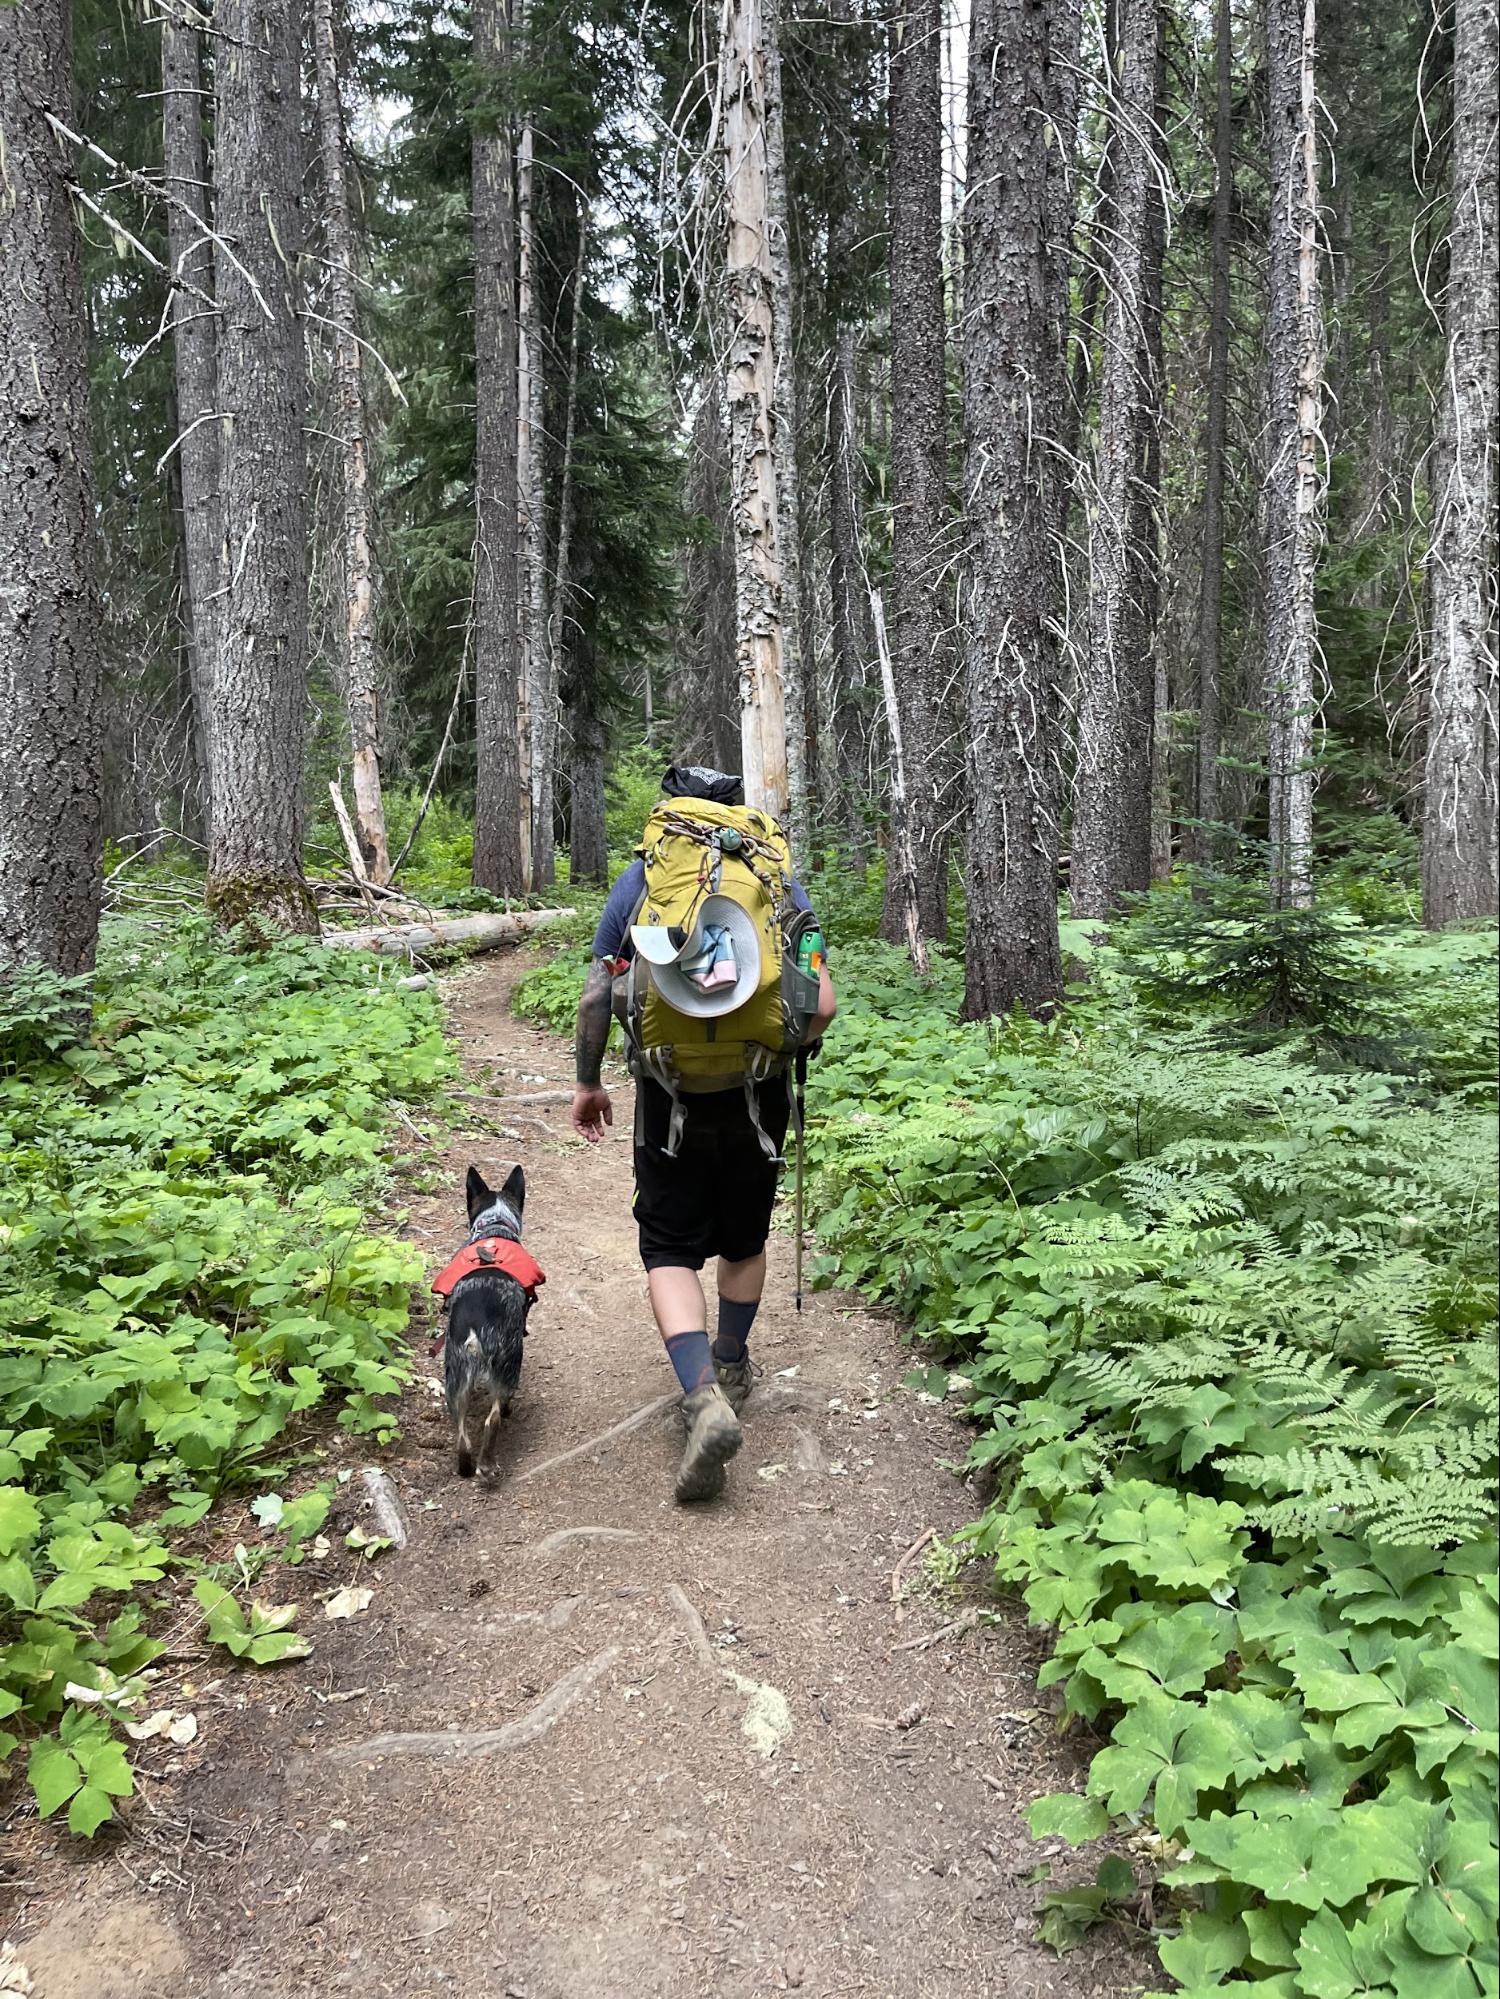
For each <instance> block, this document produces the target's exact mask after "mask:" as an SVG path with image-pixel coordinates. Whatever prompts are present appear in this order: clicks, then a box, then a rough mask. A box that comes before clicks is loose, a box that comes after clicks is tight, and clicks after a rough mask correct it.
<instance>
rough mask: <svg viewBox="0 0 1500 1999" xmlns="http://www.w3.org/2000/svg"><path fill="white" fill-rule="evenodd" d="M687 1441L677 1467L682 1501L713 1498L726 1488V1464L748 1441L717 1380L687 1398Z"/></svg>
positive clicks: (685, 1419)
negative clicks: (680, 1461)
mask: <svg viewBox="0 0 1500 1999" xmlns="http://www.w3.org/2000/svg"><path fill="white" fill-rule="evenodd" d="M682 1415H683V1421H684V1422H685V1423H686V1425H687V1444H686V1445H685V1447H684V1449H683V1453H682V1463H681V1464H680V1465H679V1466H678V1468H677V1497H678V1498H679V1499H680V1500H684V1501H690V1500H695V1499H712V1498H713V1496H714V1495H715V1493H717V1492H719V1491H721V1490H722V1488H723V1484H724V1467H725V1465H726V1464H727V1463H728V1462H729V1460H730V1459H731V1458H732V1457H733V1456H734V1454H735V1452H736V1451H737V1450H738V1449H739V1447H740V1445H741V1444H742V1443H743V1442H744V1441H745V1440H744V1437H743V1435H742V1433H741V1431H740V1425H739V1418H738V1417H737V1416H736V1415H735V1413H734V1411H733V1409H731V1408H730V1406H729V1400H728V1398H727V1396H726V1395H725V1393H724V1391H723V1389H722V1388H720V1386H719V1384H718V1383H717V1382H716V1381H713V1382H708V1383H707V1384H706V1385H705V1386H704V1387H702V1388H695V1389H694V1390H693V1392H692V1394H691V1395H686V1396H684V1397H683V1402H682Z"/></svg>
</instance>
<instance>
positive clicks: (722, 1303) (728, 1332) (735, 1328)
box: [714, 1298, 760, 1360]
mask: <svg viewBox="0 0 1500 1999" xmlns="http://www.w3.org/2000/svg"><path fill="white" fill-rule="evenodd" d="M759 1310H760V1300H759V1299H758V1298H752V1299H750V1300H749V1302H748V1303H741V1301H740V1300H739V1299H738V1298H721V1299H720V1300H719V1331H718V1335H717V1337H716V1338H715V1340H714V1358H715V1359H716V1360H743V1359H744V1358H745V1349H746V1347H747V1346H748V1345H749V1342H750V1328H751V1327H752V1326H753V1325H754V1324H755V1315H756V1313H757V1312H758V1311H759Z"/></svg>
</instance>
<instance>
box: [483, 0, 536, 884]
mask: <svg viewBox="0 0 1500 1999" xmlns="http://www.w3.org/2000/svg"><path fill="white" fill-rule="evenodd" d="M471 18H472V22H473V40H474V63H475V67H476V69H477V70H478V72H479V76H480V79H481V83H482V85H483V86H484V87H486V88H487V89H488V91H489V94H490V99H491V101H490V102H489V103H488V104H486V105H483V106H482V107H481V108H480V110H479V112H478V114H477V116H476V122H475V129H474V136H473V150H472V173H473V192H472V204H473V216H474V398H475V403H476V405H477V413H476V432H475V443H474V506H475V517H476V518H475V526H476V543H477V546H476V551H475V576H474V706H475V722H476V736H477V751H478V772H477V779H476V784H475V797H474V883H475V886H476V887H477V888H485V889H489V890H490V891H491V892H492V893H493V894H496V895H524V894H525V892H526V887H527V882H526V869H525V857H524V855H523V854H522V851H521V802H522V791H521V786H522V778H521V747H520V741H519V730H518V710H519V706H520V695H521V680H522V660H521V630H520V574H519V556H520V550H519V528H520V519H519V508H520V497H519V488H518V481H517V467H516V436H517V432H516V401H517V397H516V389H517V383H516V275H515V253H516V240H515V204H514V185H513V178H514V177H513V171H512V167H513V163H512V158H511V133H510V121H509V116H508V112H507V111H506V109H505V107H504V103H503V98H504V93H505V91H506V90H507V88H508V83H509V63H510V20H509V9H508V6H507V0H475V4H474V6H473V8H472V13H471Z"/></svg>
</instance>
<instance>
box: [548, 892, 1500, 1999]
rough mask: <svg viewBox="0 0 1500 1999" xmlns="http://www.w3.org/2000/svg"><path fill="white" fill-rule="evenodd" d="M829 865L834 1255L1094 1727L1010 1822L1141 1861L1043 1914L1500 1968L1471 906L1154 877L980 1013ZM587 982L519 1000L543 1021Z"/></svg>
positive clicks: (1271, 1951)
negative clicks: (953, 1417)
mask: <svg viewBox="0 0 1500 1999" xmlns="http://www.w3.org/2000/svg"><path fill="white" fill-rule="evenodd" d="M810 885H811V886H812V887H813V892H814V896H815V899H816V900H817V902H818V905H819V909H820V913H821V914H822V916H823V921H824V924H825V928H826V930H827V932H828V935H829V939H830V947H831V951H832V956H833V966H834V971H835V975H836V978H837V981H838V986H839V992H840V1005H841V1017H840V1022H839V1027H838V1031H837V1032H836V1034H835V1035H834V1036H833V1037H832V1038H831V1040H830V1043H829V1046H828V1049H827V1050H826V1052H825V1053H824V1054H823V1055H822V1056H821V1058H820V1059H819V1061H818V1063H817V1064H816V1066H815V1069H814V1073H813V1081H812V1085H811V1088H810V1102H811V1105H812V1116H813V1127H812V1149H813V1157H814V1162H815V1176H814V1182H813V1200H812V1212H813V1213H814V1215H815V1217H816V1226H817V1229H818V1232H819V1237H820V1243H821V1248H822V1252H823V1253H822V1255H821V1257H820V1259H819V1261H818V1262H817V1264H816V1265H815V1269H816V1271H817V1272H818V1274H819V1276H820V1278H821V1279H822V1280H823V1281H826V1282H832V1281H834V1280H835V1279H837V1280H838V1281H841V1282H846V1283H851V1284H858V1285H861V1286H862V1287H864V1288H865V1289H866V1290H867V1291H869V1292H871V1293H872V1294H874V1295H877V1296H880V1297H883V1298H885V1299H887V1300H888V1301H890V1302H891V1303H892V1304H893V1305H894V1306H895V1307H896V1308H897V1309H898V1310H899V1311H900V1312H901V1313H902V1315H903V1316H904V1317H905V1318H906V1320H907V1321H908V1323H909V1324H910V1326H911V1328H912V1332H913V1335H914V1336H915V1337H917V1338H920V1339H921V1340H922V1341H924V1342H925V1343H927V1344H928V1345H929V1348H930V1349H935V1350H936V1351H937V1353H939V1354H940V1355H941V1357H942V1365H941V1367H940V1368H938V1369H937V1370H936V1372H938V1373H939V1374H941V1375H942V1376H943V1377H944V1378H945V1379H946V1377H947V1376H948V1374H949V1371H950V1369H952V1370H956V1371H957V1372H958V1373H959V1374H961V1375H962V1376H963V1377H965V1378H966V1381H967V1392H968V1394H969V1397H970V1398H971V1399H970V1402H969V1413H970V1415H971V1417H972V1420H973V1424H974V1430H975V1436H974V1443H973V1449H972V1453H971V1462H972V1464H973V1465H974V1466H975V1467H978V1468H983V1469H984V1470H985V1472H986V1474H987V1476H988V1477H990V1478H991V1479H992V1480H993V1482H994V1488H993V1489H994V1497H993V1499H992V1501H991V1503H990V1504H989V1505H988V1507H987V1508H986V1510H985V1513H984V1515H983V1517H982V1518H981V1519H980V1520H978V1521H976V1522H975V1523H974V1525H973V1526H972V1527H971V1528H970V1529H969V1530H968V1533H967V1535H966V1537H965V1540H966V1544H967V1546H968V1548H969V1549H970V1550H971V1551H972V1553H973V1554H974V1555H975V1556H976V1557H981V1558H983V1559H985V1560H987V1561H988V1562H990V1563H992V1564H993V1568H994V1573H995V1577H996V1580H997V1583H998V1585H999V1586H1000V1587H1001V1588H1002V1589H1003V1590H1004V1591H1005V1592H1006V1593H1011V1594H1014V1595H1016V1596H1018V1597H1019V1598H1020V1599H1021V1600H1022V1601H1023V1602H1024V1604H1025V1606H1026V1608H1027V1611H1028V1614H1029V1616H1030V1617H1031V1619H1032V1620H1033V1621H1034V1622H1035V1623H1037V1624H1038V1625H1040V1626H1041V1627H1043V1628H1044V1629H1045V1630H1046V1631H1047V1632H1048V1633H1049V1634H1050V1635H1051V1637H1052V1640H1053V1648H1052V1654H1051V1657H1050V1659H1049V1661H1048V1663H1047V1665H1046V1666H1045V1668H1044V1669H1043V1672H1042V1674H1041V1682H1042V1684H1043V1685H1044V1686H1056V1687H1058V1688H1059V1689H1060V1698H1061V1704H1062V1717H1063V1723H1064V1725H1065V1726H1066V1727H1068V1728H1070V1729H1072V1730H1074V1731H1076V1732H1078V1733H1079V1736H1080V1739H1081V1740H1087V1739H1089V1738H1090V1737H1092V1738H1093V1739H1094V1740H1095V1741H1096V1742H1097V1743H1098V1744H1099V1745H1100V1746H1099V1747H1098V1749H1097V1753H1095V1754H1094V1755H1093V1757H1092V1762H1091V1765H1090V1768H1089V1773H1088V1778H1087V1782H1086V1785H1085V1788H1084V1790H1083V1791H1082V1792H1080V1793H1078V1794H1072V1793H1063V1794H1059V1795H1057V1796H1054V1797H1051V1798H1046V1799H1040V1800H1038V1801H1037V1802H1036V1804H1035V1805H1034V1806H1033V1808H1032V1815H1031V1823H1032V1826H1033V1830H1034V1831H1035V1832H1036V1834H1037V1835H1038V1837H1053V1838H1062V1839H1065V1840H1067V1841H1068V1842H1070V1843H1072V1844H1075V1845H1079V1844H1085V1843H1087V1842H1091V1841H1093V1840H1096V1839H1100V1838H1102V1837H1104V1836H1105V1835H1106V1834H1107V1833H1111V1832H1112V1833H1113V1834H1114V1835H1116V1838H1115V1841H1114V1844H1115V1845H1116V1846H1118V1844H1119V1837H1120V1836H1121V1835H1123V1836H1124V1837H1125V1838H1126V1841H1127V1843H1128V1845H1129V1847H1130V1850H1131V1852H1132V1855H1133V1857H1132V1858H1131V1859H1127V1858H1125V1856H1124V1855H1123V1854H1122V1853H1120V1852H1119V1851H1110V1852H1109V1853H1107V1854H1106V1855H1105V1857H1104V1858H1103V1859H1102V1860H1101V1861H1100V1862H1099V1863H1098V1865H1097V1868H1096V1870H1095V1872H1094V1874H1093V1878H1092V1879H1090V1880H1087V1881H1084V1882H1081V1883H1074V1884H1071V1885H1069V1886H1067V1887H1064V1888H1062V1889H1060V1890H1057V1891H1055V1892H1054V1893H1053V1894H1052V1895H1051V1897H1050V1898H1049V1905H1048V1907H1047V1909H1046V1910H1045V1912H1044V1916H1043V1934H1044V1935H1045V1936H1046V1937H1047V1938H1048V1940H1049V1941H1051V1942H1052V1943H1054V1944H1056V1945H1057V1946H1058V1947H1065V1946H1066V1945H1067V1944H1069V1943H1070V1942H1072V1941H1075V1940H1076V1939H1077V1938H1078V1937H1079V1936H1080V1935H1081V1934H1082V1933H1083V1932H1084V1931H1085V1930H1086V1929H1087V1928H1088V1926H1089V1925H1090V1924H1092V1923H1094V1922H1096V1921H1098V1920H1099V1919H1100V1918H1101V1917H1102V1916H1105V1915H1107V1914H1109V1913H1110V1912H1111V1911H1112V1910H1123V1909H1125V1908H1126V1907H1129V1908H1130V1909H1132V1910H1139V1909H1140V1908H1141V1907H1142V1906H1143V1903H1142V1894H1143V1891H1144V1890H1147V1889H1148V1888H1149V1890H1150V1893H1149V1895H1148V1897H1147V1902H1146V1904H1144V1906H1149V1907H1150V1908H1152V1910H1153V1911H1154V1923H1155V1928H1156V1933H1157V1943H1158V1947H1159V1951H1160V1956H1161V1962H1162V1965H1163V1968H1164V1969H1165V1970H1166V1971H1167V1972H1168V1973H1169V1974H1170V1975H1171V1976H1172V1977H1173V1978H1174V1979H1176V1980H1177V1981H1178V1982H1179V1983H1180V1984H1181V1985H1182V1986H1183V1987H1185V1988H1186V1989H1187V1990H1188V1991H1190V1992H1192V1993H1195V1994H1199V1993H1208V1992H1211V1991H1216V1990H1218V1989H1219V1988H1220V1987H1223V1986H1225V1985H1229V1986H1234V1985H1239V1984H1243V1983H1246V1982H1253V1983H1256V1984H1261V1985H1265V1986H1268V1987H1270V1988H1271V1990H1272V1992H1273V1993H1274V1994H1276V1995H1278V1999H1281V1996H1282V1995H1284V1999H1292V1995H1302V1994H1305V1995H1308V1999H1354V1995H1356V1994H1366V1993H1369V1994H1378V1995H1381V1999H1390V1995H1394V1999H1405V1995H1406V1994H1412V1995H1414V1999H1415V1995H1417V1994H1418V1993H1419V1992H1420V1995H1421V1999H1429V1995H1431V1994H1434V1993H1435V1994H1439V1995H1441V1999H1471V1995H1473V1994H1480V1993H1492V1992H1494V1991H1495V1990H1496V1949H1495V1930H1496V1914H1497V1907H1496V1886H1495V1882H1496V1858H1497V1856H1496V1849H1495V1834H1494V1828H1495V1806H1496V1754H1497V1748H1500V1735H1497V1729H1500V1717H1497V1653H1500V1647H1497V1642H1496V1633H1497V1621H1500V1619H1497V1586H1496V1544H1495V1538H1494V1532H1493V1521H1494V1509H1495V1492H1496V1385H1495V1382H1496V1344H1495V1338H1496V1336H1495V1309H1496V1282H1495V1258H1496V1236H1497V1215H1496V1177H1495V1173H1496V1152H1495V1117H1494V1111H1495V1102H1496V1064H1495V1016H1494V990H1495V937H1494V933H1493V931H1487V932H1473V933H1458V934H1455V935H1452V936H1448V937H1443V938H1440V939H1434V938H1432V937H1429V936H1427V935H1425V934H1424V933H1423V932H1421V931H1419V930H1417V929H1416V928H1415V927H1413V926H1410V925H1407V926H1404V927H1403V926H1400V925H1398V924H1396V923H1395V922H1394V921H1393V914H1392V907H1391V903H1390V901H1389V899H1387V900H1385V901H1382V902H1381V903H1380V904H1379V905H1378V908H1377V910H1376V912H1375V917H1376V918H1378V920H1373V919H1366V918H1365V917H1364V916H1363V915H1362V912H1361V911H1359V910H1356V909H1351V907H1350V905H1349V904H1348V903H1347V902H1343V903H1339V902H1335V904H1334V907H1333V908H1332V909H1331V910H1330V911H1328V912H1326V913H1325V914H1323V915H1322V916H1321V917H1320V918H1319V919H1316V920H1312V919H1310V920H1308V921H1301V920H1300V919H1299V920H1298V921H1297V922H1296V923H1293V924H1290V925H1288V924H1286V923H1282V924H1280V925H1279V926H1278V925H1277V924H1275V923H1272V924H1270V925H1263V926H1261V928H1260V930H1259V933H1258V934H1257V929H1256V914H1255V912H1254V911H1253V910H1251V909H1250V908H1248V907H1239V906H1238V905H1235V906H1227V905H1228V904H1230V903H1233V893H1231V895H1230V896H1229V897H1227V898H1226V896H1225V895H1223V894H1220V895H1217V896H1215V895H1214V894H1213V893H1209V894H1208V895H1207V896H1206V897H1205V902H1206V905H1207V906H1206V907H1202V906H1200V910H1199V915H1198V916H1197V918H1196V919H1195V918H1194V915H1193V904H1192V900H1191V897H1190V896H1189V895H1188V894H1187V892H1186V890H1185V889H1182V888H1179V889H1178V890H1175V891H1173V892H1172V893H1171V894H1170V895H1163V896H1159V897H1158V898H1156V899H1155V901H1156V907H1154V908H1147V909H1146V910H1143V911H1142V912H1141V913H1140V914H1138V915H1137V916H1136V917H1135V918H1133V919H1132V920H1131V921H1130V922H1128V923H1127V924H1125V925H1124V926H1122V927H1121V929H1120V932H1119V936H1118V941H1117V942H1109V943H1106V942H1102V941H1101V940H1099V939H1098V938H1097V937H1096V936H1095V935H1094V933H1093V932H1092V931H1091V930H1089V929H1087V928H1086V927H1084V926H1074V925H1065V926H1064V931H1065V936H1064V944H1065V949H1066V951H1067V953H1068V955H1069V957H1070V959H1071V960H1072V961H1073V962H1074V963H1075V964H1076V965H1078V966H1080V967H1081V966H1083V965H1085V964H1086V965H1087V966H1088V969H1089V975H1090V976H1089V981H1088V984H1087V986H1086V987H1081V988H1080V989H1079V990H1078V992H1077V993H1076V994H1075V997H1074V1002H1073V1004H1072V1005H1071V1006H1070V1008H1069V1009H1068V1011H1067V1012H1066V1014H1064V1015H1063V1016H1062V1017H1061V1018H1060V1019H1058V1020H1056V1021H1054V1022H1052V1023H1050V1024H1048V1025H1044V1026H1043V1025H1038V1024H1036V1023H1034V1022H1031V1021H1028V1020H1024V1019H1017V1020H1014V1021H1007V1022H1000V1023H994V1024H992V1025H991V1026H990V1027H989V1028H987V1029H986V1028H980V1027H964V1026H961V1025H960V1024H959V1023H958V1020H957V1013H958V1005H959V1000H960V998H961V992H962V979H961V972H960V967H959V964H958V961H957V958H956V956H955V955H954V954H952V953H943V952H937V953H935V954H934V962H933V972H932V976H931V978H930V979H929V980H927V981H926V982H920V981H917V980H915V979H914V977H913V975H912V971H911V967H910V965H909V964H908V962H907V961H906V959H905V957H904V955H903V954H901V953H900V952H898V951H895V950H893V949H891V948H889V947H887V946H884V945H881V944H880V943H878V942H877V941H876V936H877V931H878V921H879V907H880V903H879V894H880V883H879V875H878V870H875V869H872V870H870V871H869V872H868V873H860V872H859V871H840V870H829V871H827V872H825V873H822V874H820V875H818V876H815V877H814V878H813V879H812V882H811V884H810ZM583 962H584V954H583V952H582V951H581V950H579V949H577V948H574V949H570V950H569V951H567V952H566V953H562V954H559V955H558V956H556V957H554V958H552V959H550V960H549V961H548V962H547V963H545V964H544V965H543V966H542V967H541V968H540V969H539V970H538V971H536V972H534V973H532V974H531V975H530V976H529V977H528V978H527V980H526V981H524V982H523V984H522V986H521V988H520V989H519V992H518V1002H517V1003H518V1005H519V1006H520V1007H521V1008H522V1010H524V1011H527V1012H529V1013H530V1014H531V1015H532V1017H534V1018H538V1019H541V1020H544V1021H545V1022H547V1023H548V1024H549V1025H551V1026H553V1027H556V1028H560V1029H565V1028H566V1027H567V1026H568V1025H569V1023H570V1021H571V1018H572V1013H573V1008H574V1006H575V1005H576V1001H577V995H578V990H579V985H580V981H581V977H582V968H583ZM1268 975H1269V978H1270V984H1271V988H1272V990H1273V992H1274V993H1275V995H1276V998H1277V1000H1278V1002H1285V1003H1284V1004H1278V1005H1276V1006H1272V1007H1270V1008H1267V1007H1266V1005H1265V1004H1264V990H1265V985H1266V980H1267V977H1268ZM1288 982H1289V983H1288ZM1247 995H1248V997H1247ZM1377 1027H1378V1029H1379V1032H1376V1031H1374V1030H1375V1029H1376V1028H1377ZM1382 1064H1385V1066H1381V1065H1382ZM933 1372H934V1370H933V1369H932V1368H924V1369H923V1370H922V1371H921V1385H928V1383H929V1382H930V1380H931V1378H932V1374H933Z"/></svg>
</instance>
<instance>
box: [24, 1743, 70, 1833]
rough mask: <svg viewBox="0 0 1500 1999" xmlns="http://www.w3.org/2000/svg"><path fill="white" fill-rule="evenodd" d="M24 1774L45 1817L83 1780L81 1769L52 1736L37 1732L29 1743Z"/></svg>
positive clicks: (37, 1805) (38, 1808)
mask: <svg viewBox="0 0 1500 1999" xmlns="http://www.w3.org/2000/svg"><path fill="white" fill-rule="evenodd" d="M26 1777H27V1781H28V1782H29V1784H30V1785H31V1788H32V1791H33V1793H34V1794H35V1797H36V1808H37V1810H38V1811H39V1812H40V1813H41V1815H42V1817H43V1818H44V1819H46V1818H51V1816H52V1814H53V1813H54V1812H55V1811H56V1810H57V1808H58V1806H59V1805H62V1804H66V1803H67V1801H68V1799H69V1798H71V1797H72V1795H73V1793H74V1792H75V1791H76V1790H77V1789H78V1787H79V1785H80V1784H81V1783H82V1782H83V1772H82V1770H80V1769H79V1767H78V1764H77V1763H76V1762H75V1761H74V1759H73V1757H72V1756H71V1755H70V1754H69V1752H68V1751H67V1750H66V1749H64V1747H63V1745H62V1744H61V1743H60V1742H59V1741H58V1739H57V1737H56V1736H55V1735H39V1736H38V1737H37V1739H36V1741H35V1742H33V1743H32V1745H31V1759H30V1761H29V1762H28V1763H27V1765H26Z"/></svg>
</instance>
